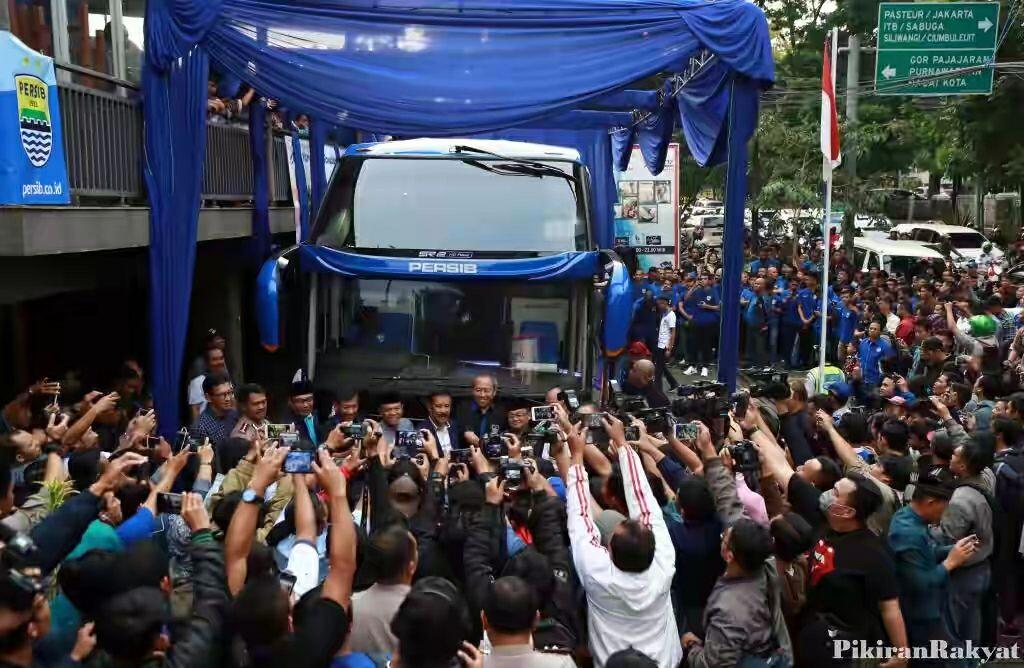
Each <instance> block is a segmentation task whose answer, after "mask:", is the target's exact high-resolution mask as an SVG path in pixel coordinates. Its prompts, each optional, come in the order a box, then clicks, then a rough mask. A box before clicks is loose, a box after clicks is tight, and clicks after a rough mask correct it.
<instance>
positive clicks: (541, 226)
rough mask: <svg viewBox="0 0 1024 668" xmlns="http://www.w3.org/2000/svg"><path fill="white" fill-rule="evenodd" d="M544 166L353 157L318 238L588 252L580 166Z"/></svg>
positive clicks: (334, 186)
mask: <svg viewBox="0 0 1024 668" xmlns="http://www.w3.org/2000/svg"><path fill="white" fill-rule="evenodd" d="M541 164H542V165H544V166H545V167H544V168H539V169H536V168H535V169H530V166H529V165H527V164H524V163H522V162H516V161H511V160H501V159H498V158H489V157H481V158H475V157H474V158H463V159H454V158H453V159H447V158H423V157H418V158H412V157H410V158H401V157H398V158H395V157H377V158H374V157H360V158H348V159H346V160H343V161H342V169H341V170H339V173H338V175H337V176H336V177H335V178H334V180H333V181H332V183H331V190H332V191H336V192H331V193H329V194H328V196H327V198H326V200H325V202H324V207H325V211H324V215H323V216H322V217H321V218H322V219H321V221H320V224H321V226H322V230H321V232H320V234H319V235H318V239H317V241H318V243H322V244H325V245H329V246H334V247H351V248H356V249H366V250H369V249H393V250H415V249H444V250H455V251H478V252H487V251H496V252H501V253H562V252H566V251H576V250H587V230H586V218H585V208H584V204H583V201H582V200H583V198H582V197H581V193H582V192H583V189H582V187H581V183H582V180H581V179H580V176H581V173H582V170H581V169H580V167H579V165H577V164H575V163H573V162H567V161H557V160H547V161H542V162H541V161H538V163H537V165H541ZM545 168H546V169H547V170H548V171H547V172H545V171H543V170H544V169H545ZM560 174H565V175H566V176H568V177H569V178H564V177H562V176H560ZM574 179H575V181H574ZM338 190H341V191H344V192H337V191H338Z"/></svg>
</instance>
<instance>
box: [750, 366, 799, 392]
mask: <svg viewBox="0 0 1024 668" xmlns="http://www.w3.org/2000/svg"><path fill="white" fill-rule="evenodd" d="M743 373H745V374H746V375H747V377H748V378H749V379H750V381H751V382H750V388H749V394H750V398H751V399H785V398H787V397H788V396H789V393H790V390H789V373H787V372H785V371H778V370H776V369H772V368H771V367H765V368H763V369H744V370H743Z"/></svg>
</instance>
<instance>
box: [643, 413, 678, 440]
mask: <svg viewBox="0 0 1024 668" xmlns="http://www.w3.org/2000/svg"><path fill="white" fill-rule="evenodd" d="M636 416H637V417H638V418H640V419H641V420H642V421H643V423H644V426H645V427H647V432H648V433H651V434H667V433H668V430H669V429H670V428H671V427H672V424H673V423H674V422H675V418H674V417H673V416H672V410H671V409H669V408H667V407H666V408H645V409H644V410H642V411H637V412H636Z"/></svg>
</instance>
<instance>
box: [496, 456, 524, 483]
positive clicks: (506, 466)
mask: <svg viewBox="0 0 1024 668" xmlns="http://www.w3.org/2000/svg"><path fill="white" fill-rule="evenodd" d="M498 475H499V477H500V478H501V479H502V480H504V481H505V489H507V490H516V489H519V488H520V487H521V486H522V484H523V465H522V464H520V463H519V462H512V461H507V460H505V461H502V462H501V466H500V467H499V469H498Z"/></svg>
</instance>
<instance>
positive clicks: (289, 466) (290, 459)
mask: <svg viewBox="0 0 1024 668" xmlns="http://www.w3.org/2000/svg"><path fill="white" fill-rule="evenodd" d="M314 454H316V453H315V452H314V451H313V450H292V451H291V452H289V453H288V454H287V455H285V458H284V465H283V466H282V467H281V470H282V471H284V472H285V473H312V472H313V455H314Z"/></svg>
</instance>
